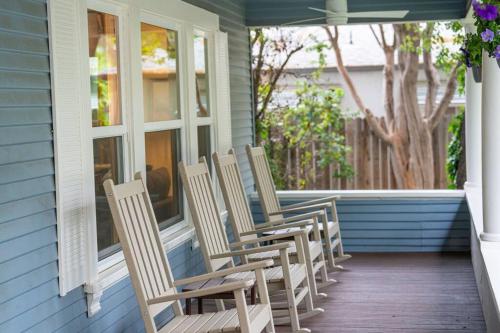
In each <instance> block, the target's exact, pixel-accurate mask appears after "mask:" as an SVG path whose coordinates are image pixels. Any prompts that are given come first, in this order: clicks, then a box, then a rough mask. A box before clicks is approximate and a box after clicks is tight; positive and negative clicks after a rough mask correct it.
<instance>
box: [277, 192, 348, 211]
mask: <svg viewBox="0 0 500 333" xmlns="http://www.w3.org/2000/svg"><path fill="white" fill-rule="evenodd" d="M340 199H341V196H340V195H332V196H329V197H325V198H319V199H313V200H309V201H304V202H298V203H296V204H292V205H288V206H285V207H283V209H288V208H298V207H307V206H311V205H316V204H322V203H332V202H334V201H336V200H340Z"/></svg>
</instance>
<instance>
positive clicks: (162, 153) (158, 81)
mask: <svg viewBox="0 0 500 333" xmlns="http://www.w3.org/2000/svg"><path fill="white" fill-rule="evenodd" d="M141 56H142V59H141V60H142V86H143V101H144V122H145V124H144V129H145V130H146V134H145V150H146V182H147V187H148V191H149V192H150V196H151V201H152V203H153V208H154V211H155V215H156V220H157V221H158V223H159V225H160V229H163V228H166V227H168V226H170V225H172V224H173V223H175V222H177V221H179V220H181V219H182V217H183V211H182V191H181V189H180V187H179V185H180V182H179V176H178V172H177V164H178V163H179V162H180V160H181V141H182V137H181V136H182V134H181V128H182V127H183V126H184V124H183V123H182V122H179V121H176V120H178V119H181V118H182V114H181V110H180V102H179V101H180V94H179V92H180V89H179V81H180V80H179V79H178V72H179V69H178V68H179V62H178V60H177V58H178V32H177V31H175V30H173V29H167V28H163V27H159V26H155V25H151V24H148V23H144V22H143V23H141Z"/></svg>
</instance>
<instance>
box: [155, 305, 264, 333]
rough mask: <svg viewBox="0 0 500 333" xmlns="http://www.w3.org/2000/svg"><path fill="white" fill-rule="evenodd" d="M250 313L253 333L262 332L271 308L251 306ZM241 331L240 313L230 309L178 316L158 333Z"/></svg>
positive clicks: (249, 307)
mask: <svg viewBox="0 0 500 333" xmlns="http://www.w3.org/2000/svg"><path fill="white" fill-rule="evenodd" d="M248 313H249V318H250V322H251V323H252V328H254V330H253V332H260V331H262V330H263V329H264V327H265V326H266V324H267V322H268V319H269V306H268V305H266V304H256V305H249V306H248ZM240 331H241V329H240V323H239V320H238V311H237V310H236V309H230V310H225V311H219V312H214V313H205V314H201V315H190V316H177V317H175V318H174V319H173V320H172V321H170V322H169V323H168V324H167V325H165V326H164V327H162V329H161V330H159V331H158V332H159V333H173V332H189V333H198V332H210V333H212V332H213V333H222V332H224V333H225V332H240Z"/></svg>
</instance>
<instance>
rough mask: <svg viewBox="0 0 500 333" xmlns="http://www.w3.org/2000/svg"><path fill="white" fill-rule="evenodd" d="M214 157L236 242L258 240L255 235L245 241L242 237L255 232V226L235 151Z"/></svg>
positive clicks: (216, 154)
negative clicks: (245, 233) (246, 233)
mask: <svg viewBox="0 0 500 333" xmlns="http://www.w3.org/2000/svg"><path fill="white" fill-rule="evenodd" d="M212 156H213V160H214V165H215V169H216V171H217V176H218V177H219V184H220V187H221V189H222V194H223V196H224V202H225V203H226V208H227V210H228V213H229V220H230V221H231V226H232V228H233V231H234V232H235V233H234V234H235V238H236V241H238V242H239V241H242V240H246V239H253V238H256V237H257V236H255V235H252V236H247V237H243V238H244V239H242V238H241V236H240V234H241V233H244V232H249V231H253V230H255V226H254V223H253V218H252V212H251V211H250V207H249V205H248V200H247V196H246V193H245V187H244V185H243V180H242V178H241V172H240V168H239V166H238V161H237V160H236V154H235V151H234V150H233V149H231V150H230V151H229V154H228V155H219V154H218V153H217V152H215V153H214V154H213V155H212Z"/></svg>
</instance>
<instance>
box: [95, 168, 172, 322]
mask: <svg viewBox="0 0 500 333" xmlns="http://www.w3.org/2000/svg"><path fill="white" fill-rule="evenodd" d="M137 178H138V179H137V180H134V181H132V182H129V183H126V184H121V185H114V184H113V181H112V180H107V181H106V182H105V183H104V188H105V190H106V196H107V198H108V203H109V205H110V208H111V213H112V215H113V222H114V224H115V227H116V230H117V232H118V236H119V239H120V243H121V245H122V247H123V253H124V255H125V260H126V263H127V267H128V270H129V272H130V277H131V279H132V283H133V285H134V289H135V290H136V294H137V298H138V301H139V304H140V307H141V312H142V314H143V319H144V321H145V324H146V328H147V329H148V331H155V330H156V328H155V326H154V321H153V318H154V316H155V315H156V314H158V313H159V312H161V311H162V310H164V309H165V308H166V307H168V306H170V305H173V306H174V312H175V314H176V315H182V308H181V305H180V303H179V302H167V303H164V304H161V306H159V305H155V306H149V305H148V304H147V302H148V300H151V299H153V298H157V297H159V296H164V295H170V294H174V293H176V289H175V288H174V287H173V277H172V273H171V270H170V266H169V264H168V261H167V258H166V255H165V252H164V248H163V245H162V243H161V240H160V236H159V229H158V224H157V223H156V219H155V216H154V213H153V208H152V206H151V201H150V199H149V195H148V193H147V190H146V187H145V185H144V182H143V180H142V179H141V178H140V176H137ZM151 321H152V323H151Z"/></svg>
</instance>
